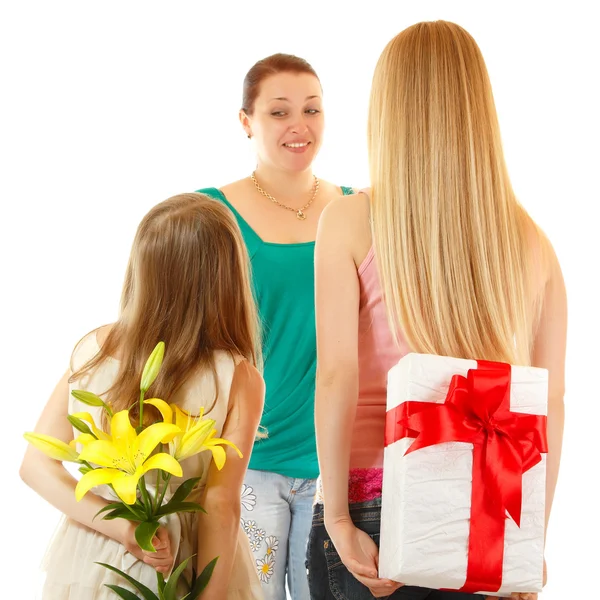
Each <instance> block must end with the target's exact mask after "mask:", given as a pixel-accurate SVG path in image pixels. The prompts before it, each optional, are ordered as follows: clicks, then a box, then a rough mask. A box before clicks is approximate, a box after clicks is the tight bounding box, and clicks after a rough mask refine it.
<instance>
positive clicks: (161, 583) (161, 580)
mask: <svg viewBox="0 0 600 600" xmlns="http://www.w3.org/2000/svg"><path fill="white" fill-rule="evenodd" d="M156 582H157V583H158V598H159V600H165V576H164V575H163V574H162V573H159V572H158V571H157V572H156Z"/></svg>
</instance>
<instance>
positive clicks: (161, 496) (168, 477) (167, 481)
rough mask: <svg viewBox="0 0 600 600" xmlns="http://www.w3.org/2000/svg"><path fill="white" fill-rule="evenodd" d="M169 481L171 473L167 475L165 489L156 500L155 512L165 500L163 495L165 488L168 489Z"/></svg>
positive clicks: (165, 491)
mask: <svg viewBox="0 0 600 600" xmlns="http://www.w3.org/2000/svg"><path fill="white" fill-rule="evenodd" d="M169 481H171V473H167V479H166V480H165V487H164V488H163V490H162V493H161V495H160V499H159V500H158V504H157V505H156V510H158V509H159V508H160V507H161V506H162V502H163V500H164V499H165V494H166V493H167V488H168V487H169Z"/></svg>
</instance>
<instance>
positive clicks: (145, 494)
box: [139, 475, 152, 518]
mask: <svg viewBox="0 0 600 600" xmlns="http://www.w3.org/2000/svg"><path fill="white" fill-rule="evenodd" d="M139 485H140V490H141V492H142V499H143V501H144V507H145V508H146V514H147V515H148V517H149V518H151V517H152V500H150V496H149V495H148V490H147V489H146V480H145V479H144V476H143V475H142V476H141V477H140V481H139Z"/></svg>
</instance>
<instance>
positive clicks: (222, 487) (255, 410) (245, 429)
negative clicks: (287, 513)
mask: <svg viewBox="0 0 600 600" xmlns="http://www.w3.org/2000/svg"><path fill="white" fill-rule="evenodd" d="M264 394H265V384H264V381H263V378H262V376H261V374H260V373H259V372H258V371H257V370H256V369H255V368H254V367H253V366H252V365H251V364H250V363H249V362H248V361H245V360H244V361H242V362H241V363H240V364H239V365H238V366H237V367H236V370H235V373H234V376H233V381H232V384H231V392H230V395H229V411H228V414H227V420H226V421H225V425H224V426H223V432H222V437H223V438H225V439H226V440H229V441H231V442H233V443H234V444H235V445H236V446H237V447H238V448H239V449H240V451H241V452H242V454H243V455H244V457H243V458H242V459H240V458H239V456H238V455H237V453H236V452H235V450H234V449H233V448H230V447H228V446H224V448H225V450H226V452H227V462H226V463H225V466H224V467H223V469H222V470H221V471H219V470H218V469H217V468H216V466H215V464H214V461H212V462H211V465H210V470H209V473H208V480H207V484H206V489H205V492H204V497H203V498H202V500H201V502H200V503H201V505H202V507H203V508H204V510H205V511H206V514H204V513H198V559H197V570H198V572H199V573H201V572H202V570H203V569H204V567H205V566H206V565H207V564H208V563H209V562H210V561H211V560H213V559H214V558H215V557H217V556H218V557H219V560H218V561H217V565H216V567H215V570H214V572H213V575H212V578H211V580H210V582H209V584H208V586H207V587H206V588H205V590H204V592H203V594H202V600H223V598H226V597H227V589H228V585H229V580H230V579H231V573H232V568H233V562H234V559H235V554H236V549H237V544H238V535H239V531H240V516H241V490H242V483H243V482H244V476H245V474H246V469H247V468H248V461H249V460H250V454H251V452H252V446H253V445H254V439H255V437H256V432H257V430H258V425H259V423H260V418H261V415H262V409H263V401H264ZM208 416H210V415H208Z"/></svg>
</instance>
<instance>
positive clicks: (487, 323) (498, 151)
mask: <svg viewBox="0 0 600 600" xmlns="http://www.w3.org/2000/svg"><path fill="white" fill-rule="evenodd" d="M368 128H369V160H370V171H371V183H372V190H373V197H372V229H373V238H374V246H375V253H376V257H377V263H378V268H379V273H380V278H381V283H382V289H383V293H384V298H385V302H386V306H387V309H388V316H389V319H390V323H391V325H392V328H393V331H394V334H395V335H396V336H397V334H398V332H400V331H401V332H402V333H403V334H404V336H405V337H406V339H407V341H408V343H409V345H410V346H411V348H412V349H413V350H415V351H417V352H424V353H431V354H441V355H450V356H456V357H467V358H477V359H488V360H500V361H506V362H511V363H517V364H523V365H527V364H530V351H531V346H532V340H533V332H534V328H535V324H536V319H537V314H538V312H539V302H538V296H539V291H540V285H539V284H538V283H536V282H539V277H537V275H536V273H535V272H534V271H535V269H534V260H535V259H534V253H536V252H537V256H538V257H542V255H543V252H542V251H540V250H543V249H544V247H545V242H544V239H545V238H543V237H542V235H541V232H539V230H538V229H537V227H536V226H535V225H534V224H533V222H532V220H531V219H530V217H529V216H528V215H527V213H526V212H525V210H524V209H523V208H522V206H521V205H520V204H519V203H518V202H517V200H516V198H515V194H514V192H513V190H512V187H511V184H510V180H509V177H508V173H507V169H506V165H505V162H504V156H503V152H502V144H501V139H500V131H499V126H498V119H497V115H496V109H495V105H494V99H493V96H492V89H491V85H490V81H489V77H488V73H487V70H486V67H485V63H484V60H483V57H482V55H481V52H480V50H479V48H478V46H477V44H476V43H475V40H474V39H473V38H472V37H471V36H470V35H469V34H468V33H467V32H466V31H465V30H464V29H462V28H461V27H459V26H458V25H455V24H453V23H448V22H444V21H436V22H428V23H418V24H416V25H413V26H412V27H409V28H408V29H406V30H404V31H402V32H401V33H400V34H398V35H397V36H396V37H395V38H394V39H392V40H391V41H390V42H389V44H388V45H387V47H386V48H385V50H384V51H383V53H382V55H381V57H380V59H379V62H378V63H377V67H376V69H375V74H374V77H373V87H372V91H371V100H370V108H369V122H368ZM536 248H537V251H536V250H535V249H536Z"/></svg>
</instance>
